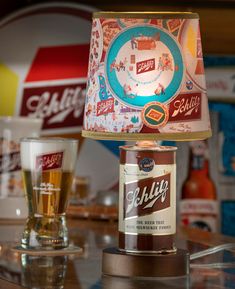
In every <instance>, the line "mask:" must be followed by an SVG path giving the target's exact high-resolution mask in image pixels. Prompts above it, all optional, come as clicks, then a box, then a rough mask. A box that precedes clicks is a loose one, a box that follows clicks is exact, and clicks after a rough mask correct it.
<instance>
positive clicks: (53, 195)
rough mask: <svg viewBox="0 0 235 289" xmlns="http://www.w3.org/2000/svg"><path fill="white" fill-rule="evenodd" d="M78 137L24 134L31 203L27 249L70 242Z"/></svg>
mask: <svg viewBox="0 0 235 289" xmlns="http://www.w3.org/2000/svg"><path fill="white" fill-rule="evenodd" d="M77 146H78V141H77V140H74V139H66V138H23V139H22V140H21V147H20V149H21V166H22V172H23V180H24V188H25V193H26V199H27V203H28V210H29V213H28V219H27V223H26V227H25V230H24V232H23V237H22V240H21V246H22V247H23V248H24V249H39V250H40V249H46V250H48V249H49V250H50V249H61V248H65V247H67V246H68V232H67V227H66V219H65V212H66V208H67V204H68V199H69V193H70V190H71V185H72V180H73V172H74V167H75V162H76V156H77Z"/></svg>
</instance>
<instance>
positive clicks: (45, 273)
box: [21, 254, 68, 289]
mask: <svg viewBox="0 0 235 289" xmlns="http://www.w3.org/2000/svg"><path fill="white" fill-rule="evenodd" d="M67 259H68V257H67V256H54V257H52V256H30V255H26V254H22V255H21V264H22V271H21V272H22V280H21V282H22V285H23V286H26V287H27V288H35V289H53V288H54V289H63V288H64V280H65V275H66V269H67Z"/></svg>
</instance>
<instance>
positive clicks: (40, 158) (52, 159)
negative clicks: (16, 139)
mask: <svg viewBox="0 0 235 289" xmlns="http://www.w3.org/2000/svg"><path fill="white" fill-rule="evenodd" d="M77 143H78V142H77V140H73V139H63V138H23V139H22V140H21V166H22V169H23V170H29V171H38V170H42V171H46V170H53V169H54V170H55V169H62V170H63V171H67V172H70V171H73V170H74V166H75V162H76V158H75V157H74V155H76V152H77ZM22 156H23V157H22ZM25 156H27V157H25Z"/></svg>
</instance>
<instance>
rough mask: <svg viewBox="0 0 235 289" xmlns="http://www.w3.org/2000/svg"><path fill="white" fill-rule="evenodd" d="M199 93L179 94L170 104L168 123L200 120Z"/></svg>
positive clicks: (200, 102) (200, 100) (200, 98)
mask: <svg viewBox="0 0 235 289" xmlns="http://www.w3.org/2000/svg"><path fill="white" fill-rule="evenodd" d="M201 104H202V97H201V93H185V94H179V95H178V96H177V97H176V98H175V99H174V100H173V102H172V103H171V104H170V108H169V111H170V115H169V121H180V120H193V119H200V118H201Z"/></svg>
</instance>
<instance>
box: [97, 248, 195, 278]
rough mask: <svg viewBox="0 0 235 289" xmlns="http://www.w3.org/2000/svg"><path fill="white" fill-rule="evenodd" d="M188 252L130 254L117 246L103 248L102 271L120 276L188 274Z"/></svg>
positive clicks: (172, 275)
mask: <svg viewBox="0 0 235 289" xmlns="http://www.w3.org/2000/svg"><path fill="white" fill-rule="evenodd" d="M189 264H190V261H189V252H188V251H186V250H182V249H178V250H177V251H176V253H171V254H142V253H141V254H132V253H131V254H130V253H126V252H122V251H120V250H118V249H117V248H107V249H104V250H103V258H102V273H103V274H105V275H111V276H120V277H180V276H187V275H188V274H189Z"/></svg>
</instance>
